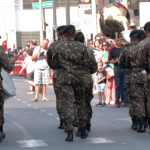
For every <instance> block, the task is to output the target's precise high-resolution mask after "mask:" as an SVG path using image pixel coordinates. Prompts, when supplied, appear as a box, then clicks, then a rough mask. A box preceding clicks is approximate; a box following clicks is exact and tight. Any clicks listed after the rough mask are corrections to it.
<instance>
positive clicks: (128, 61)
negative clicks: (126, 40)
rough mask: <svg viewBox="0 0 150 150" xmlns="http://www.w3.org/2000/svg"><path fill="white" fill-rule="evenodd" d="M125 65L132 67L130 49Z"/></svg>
mask: <svg viewBox="0 0 150 150" xmlns="http://www.w3.org/2000/svg"><path fill="white" fill-rule="evenodd" d="M125 66H126V68H131V63H130V50H129V51H128V53H127V54H126V61H125Z"/></svg>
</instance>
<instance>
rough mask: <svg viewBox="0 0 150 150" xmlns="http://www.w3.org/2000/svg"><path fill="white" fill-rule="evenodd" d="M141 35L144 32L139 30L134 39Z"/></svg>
mask: <svg viewBox="0 0 150 150" xmlns="http://www.w3.org/2000/svg"><path fill="white" fill-rule="evenodd" d="M142 34H144V31H143V30H140V31H139V32H138V33H137V35H136V38H139V37H140V36H141V35H142Z"/></svg>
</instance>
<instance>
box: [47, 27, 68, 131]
mask: <svg viewBox="0 0 150 150" xmlns="http://www.w3.org/2000/svg"><path fill="white" fill-rule="evenodd" d="M65 27H66V26H60V27H58V28H57V31H58V34H57V36H58V40H57V41H54V42H53V43H51V45H50V47H49V50H48V52H47V62H48V64H49V65H50V60H51V59H50V58H49V57H51V53H52V52H53V51H55V48H56V46H57V45H58V44H60V43H63V38H62V31H63V29H64V28H65ZM58 77H59V69H54V70H53V81H54V83H53V86H54V92H55V95H56V109H57V113H58V115H59V119H60V125H59V127H58V129H64V127H65V120H64V111H63V108H64V106H63V102H62V99H61V96H60V90H61V88H60V85H59V83H58Z"/></svg>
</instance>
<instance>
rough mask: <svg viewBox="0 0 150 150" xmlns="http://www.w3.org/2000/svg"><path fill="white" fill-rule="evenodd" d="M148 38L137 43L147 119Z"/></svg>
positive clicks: (149, 102) (149, 81)
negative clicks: (142, 70) (143, 70)
mask: <svg viewBox="0 0 150 150" xmlns="http://www.w3.org/2000/svg"><path fill="white" fill-rule="evenodd" d="M149 58H150V36H149V37H147V38H146V39H144V40H143V41H142V42H140V43H139V48H138V57H137V60H138V64H139V65H141V66H142V67H143V68H144V69H145V71H146V74H142V76H143V78H144V90H145V96H146V100H147V111H148V117H149V118H150V67H149V66H150V63H149V61H150V59H149Z"/></svg>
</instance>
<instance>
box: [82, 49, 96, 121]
mask: <svg viewBox="0 0 150 150" xmlns="http://www.w3.org/2000/svg"><path fill="white" fill-rule="evenodd" d="M87 54H88V56H89V59H87V62H86V66H85V67H86V68H85V75H84V83H85V111H86V123H90V120H91V118H92V107H91V100H92V98H93V79H92V76H91V74H93V73H95V72H96V71H97V69H98V68H97V62H96V60H95V56H94V53H93V51H92V50H90V49H88V50H87Z"/></svg>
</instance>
